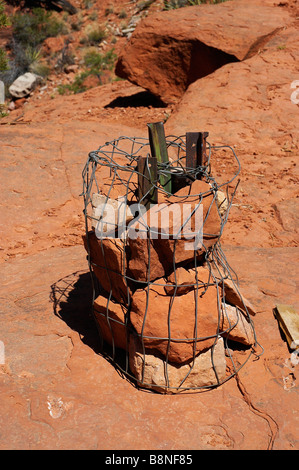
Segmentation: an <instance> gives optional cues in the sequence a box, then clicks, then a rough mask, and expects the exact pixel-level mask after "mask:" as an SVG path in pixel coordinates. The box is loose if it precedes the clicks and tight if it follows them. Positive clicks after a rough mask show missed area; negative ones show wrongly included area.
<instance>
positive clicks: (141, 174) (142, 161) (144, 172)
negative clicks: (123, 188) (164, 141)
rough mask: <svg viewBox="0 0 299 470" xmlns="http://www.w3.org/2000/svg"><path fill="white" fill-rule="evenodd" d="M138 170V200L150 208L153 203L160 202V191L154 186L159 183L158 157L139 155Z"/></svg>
mask: <svg viewBox="0 0 299 470" xmlns="http://www.w3.org/2000/svg"><path fill="white" fill-rule="evenodd" d="M137 171H138V200H139V202H141V204H143V205H144V206H145V207H146V209H149V208H150V205H151V204H157V203H158V191H157V188H156V187H155V186H154V185H156V184H157V179H158V171H157V159H156V158H152V157H139V158H138V162H137Z"/></svg>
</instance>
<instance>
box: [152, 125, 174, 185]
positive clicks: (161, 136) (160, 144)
mask: <svg viewBox="0 0 299 470" xmlns="http://www.w3.org/2000/svg"><path fill="white" fill-rule="evenodd" d="M147 126H148V134H149V143H150V148H151V154H152V157H153V158H156V159H157V161H158V162H159V163H165V164H167V163H168V162H169V160H168V153H167V145H166V139H165V132H164V124H163V122H153V123H149V124H148V125H147ZM159 180H160V183H161V186H163V188H164V189H165V191H167V192H168V193H170V194H171V174H169V175H167V174H165V175H163V174H160V177H159Z"/></svg>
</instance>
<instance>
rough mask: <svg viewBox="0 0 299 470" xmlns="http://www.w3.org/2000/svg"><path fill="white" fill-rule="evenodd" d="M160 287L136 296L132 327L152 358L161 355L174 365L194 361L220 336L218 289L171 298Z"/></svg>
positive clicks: (144, 290)
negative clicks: (155, 354)
mask: <svg viewBox="0 0 299 470" xmlns="http://www.w3.org/2000/svg"><path fill="white" fill-rule="evenodd" d="M159 281H160V280H159ZM159 284H160V282H159V283H157V285H154V284H153V285H151V286H149V287H148V288H146V289H138V290H137V291H136V292H135V293H134V294H133V297H132V306H131V313H130V320H131V323H132V325H133V327H134V328H135V330H136V332H137V334H138V335H142V337H143V341H144V344H145V346H146V348H148V350H149V351H151V352H152V354H154V353H155V352H156V351H159V353H160V354H162V355H163V356H164V357H165V358H167V359H168V360H169V361H170V362H176V363H182V362H186V361H190V359H192V357H193V354H194V353H195V354H198V353H200V352H202V351H206V350H207V349H208V348H209V347H211V346H212V344H213V342H214V341H215V335H216V336H217V330H218V318H219V315H218V303H217V289H216V287H214V286H210V287H209V288H208V289H207V290H206V291H205V292H204V288H201V289H199V290H198V293H196V292H195V291H192V292H188V293H187V294H185V295H181V296H173V297H170V296H168V295H166V294H165V291H164V287H163V284H162V285H159ZM164 284H165V282H164Z"/></svg>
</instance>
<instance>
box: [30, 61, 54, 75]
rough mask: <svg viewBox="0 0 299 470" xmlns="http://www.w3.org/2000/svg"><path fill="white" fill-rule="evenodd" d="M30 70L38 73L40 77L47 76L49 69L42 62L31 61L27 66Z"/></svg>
mask: <svg viewBox="0 0 299 470" xmlns="http://www.w3.org/2000/svg"><path fill="white" fill-rule="evenodd" d="M29 70H30V72H32V73H35V74H36V75H39V76H40V77H43V78H47V77H48V76H49V75H50V72H51V69H50V67H48V65H46V64H44V63H43V62H39V61H37V62H33V63H32V64H30V67H29Z"/></svg>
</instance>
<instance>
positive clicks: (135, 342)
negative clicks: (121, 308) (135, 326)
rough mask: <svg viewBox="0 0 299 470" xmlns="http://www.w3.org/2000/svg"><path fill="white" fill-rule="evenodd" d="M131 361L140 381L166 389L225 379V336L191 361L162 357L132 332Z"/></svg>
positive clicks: (196, 386) (165, 391)
mask: <svg viewBox="0 0 299 470" xmlns="http://www.w3.org/2000/svg"><path fill="white" fill-rule="evenodd" d="M129 365H130V369H131V372H132V373H133V375H134V376H135V377H136V379H137V382H138V383H139V385H141V386H143V387H145V388H150V389H153V390H156V391H159V392H162V393H163V392H164V393H176V392H179V391H182V390H184V389H188V388H201V387H210V386H213V385H217V384H218V383H221V382H223V381H224V380H225V376H226V359H225V350H224V345H223V339H222V338H218V339H217V341H216V342H215V345H214V346H213V347H211V348H209V349H208V350H207V351H206V352H202V353H201V354H199V355H198V356H196V357H195V359H194V361H193V360H192V361H190V362H188V363H187V364H182V365H179V364H175V363H170V362H167V363H166V362H165V360H164V359H163V358H162V357H159V356H158V355H155V354H151V352H150V351H149V350H147V349H146V350H145V352H144V351H143V348H142V345H141V343H140V341H139V339H138V338H137V337H135V336H130V346H129Z"/></svg>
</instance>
